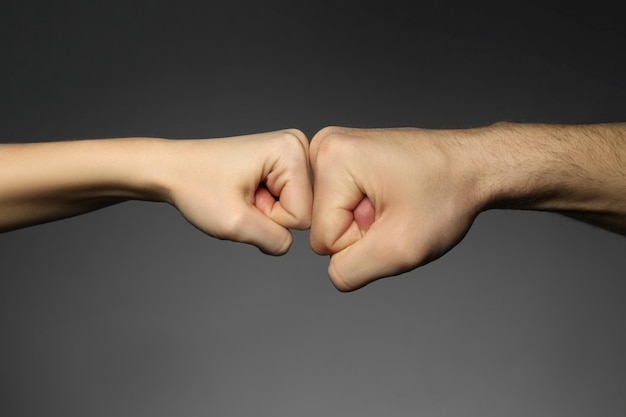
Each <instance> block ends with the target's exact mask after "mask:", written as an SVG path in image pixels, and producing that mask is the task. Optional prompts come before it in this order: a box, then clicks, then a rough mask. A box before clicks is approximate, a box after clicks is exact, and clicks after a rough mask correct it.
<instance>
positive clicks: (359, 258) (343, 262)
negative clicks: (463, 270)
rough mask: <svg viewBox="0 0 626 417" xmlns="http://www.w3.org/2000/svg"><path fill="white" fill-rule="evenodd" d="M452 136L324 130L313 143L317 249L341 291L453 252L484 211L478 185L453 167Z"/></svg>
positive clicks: (313, 242) (405, 131)
mask: <svg viewBox="0 0 626 417" xmlns="http://www.w3.org/2000/svg"><path fill="white" fill-rule="evenodd" d="M450 140H453V138H452V137H450V135H449V134H444V133H438V132H436V131H427V130H420V129H347V128H337V127H330V128H325V129H323V130H321V131H320V132H319V133H318V134H317V135H315V137H314V138H313V140H312V142H311V155H310V159H311V167H312V169H313V175H314V194H315V198H314V201H313V220H312V226H311V246H312V248H313V249H314V250H315V251H316V252H317V253H319V254H322V255H331V259H330V265H329V269H328V272H329V275H330V278H331V280H332V282H333V284H334V285H335V286H336V287H337V288H338V289H339V290H341V291H351V290H355V289H357V288H359V287H362V286H364V285H366V284H368V283H370V282H371V281H374V280H376V279H378V278H382V277H387V276H392V275H398V274H400V273H403V272H406V271H408V270H411V269H413V268H416V267H418V266H420V265H423V264H425V263H427V262H430V261H432V260H434V259H436V258H438V257H439V256H441V255H443V254H444V253H446V252H447V251H448V250H450V249H451V248H452V247H453V246H454V245H456V244H457V243H458V242H459V241H460V240H461V239H462V238H463V236H464V235H465V234H466V232H467V231H468V229H469V227H470V226H471V224H472V222H473V220H474V218H475V217H476V215H477V214H478V213H479V211H480V207H481V205H480V201H481V199H480V198H479V197H480V196H478V195H476V194H475V193H474V190H475V187H474V186H473V185H474V179H473V178H472V177H471V176H469V175H467V173H468V171H466V170H464V167H462V166H458V165H455V164H453V163H452V158H451V156H450V155H449V154H448V152H447V148H446V141H450Z"/></svg>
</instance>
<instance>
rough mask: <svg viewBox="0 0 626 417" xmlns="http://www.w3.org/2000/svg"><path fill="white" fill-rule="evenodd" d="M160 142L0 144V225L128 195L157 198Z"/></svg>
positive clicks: (65, 214)
mask: <svg viewBox="0 0 626 417" xmlns="http://www.w3.org/2000/svg"><path fill="white" fill-rule="evenodd" d="M165 142H167V141H165V140H162V139H147V138H128V139H101V140H80V141H68V142H53V143H32V144H12V145H2V146H0V178H1V180H0V231H7V230H12V229H16V228H19V227H24V226H28V225H32V224H38V223H43V222H47V221H51V220H56V219H61V218H65V217H69V216H74V215H77V214H81V213H85V212H88V211H91V210H95V209H98V208H101V207H105V206H108V205H111V204H115V203H117V202H121V201H125V200H129V199H138V200H159V199H161V192H162V188H161V186H160V184H161V178H160V177H159V172H160V161H161V160H162V154H163V150H162V148H163V146H164V144H165Z"/></svg>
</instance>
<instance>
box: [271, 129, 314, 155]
mask: <svg viewBox="0 0 626 417" xmlns="http://www.w3.org/2000/svg"><path fill="white" fill-rule="evenodd" d="M308 143H309V142H308V139H307V138H306V136H305V135H304V133H302V132H301V131H300V130H298V129H286V130H282V131H280V133H279V134H278V135H277V136H276V137H275V141H274V146H275V148H276V151H277V152H278V153H280V154H281V155H287V156H288V157H289V160H301V159H306V158H307V154H308V146H309V145H308Z"/></svg>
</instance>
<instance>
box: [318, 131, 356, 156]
mask: <svg viewBox="0 0 626 417" xmlns="http://www.w3.org/2000/svg"><path fill="white" fill-rule="evenodd" d="M350 139H351V138H350V136H348V135H347V134H346V133H344V132H343V130H342V129H341V128H335V127H327V128H324V129H322V130H321V131H320V132H319V133H318V134H317V135H316V136H315V137H314V138H313V140H312V142H311V156H312V159H313V160H314V161H315V162H317V161H318V160H319V161H333V160H335V159H337V158H341V155H342V154H343V153H345V152H346V151H349V149H348V148H347V147H348V146H349V145H350V143H351V141H350Z"/></svg>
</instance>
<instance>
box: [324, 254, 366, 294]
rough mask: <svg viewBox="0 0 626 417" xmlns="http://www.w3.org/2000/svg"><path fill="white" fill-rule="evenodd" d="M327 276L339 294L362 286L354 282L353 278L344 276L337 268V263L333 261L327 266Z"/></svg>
mask: <svg viewBox="0 0 626 417" xmlns="http://www.w3.org/2000/svg"><path fill="white" fill-rule="evenodd" d="M328 276H329V277H330V281H331V282H332V283H333V285H334V286H335V288H336V289H337V290H339V291H341V292H350V291H354V290H355V289H357V288H358V287H360V286H362V284H357V283H355V282H354V277H350V276H348V275H346V274H344V273H343V272H342V271H341V269H340V268H338V267H337V262H334V259H333V260H331V262H330V264H329V265H328Z"/></svg>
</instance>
